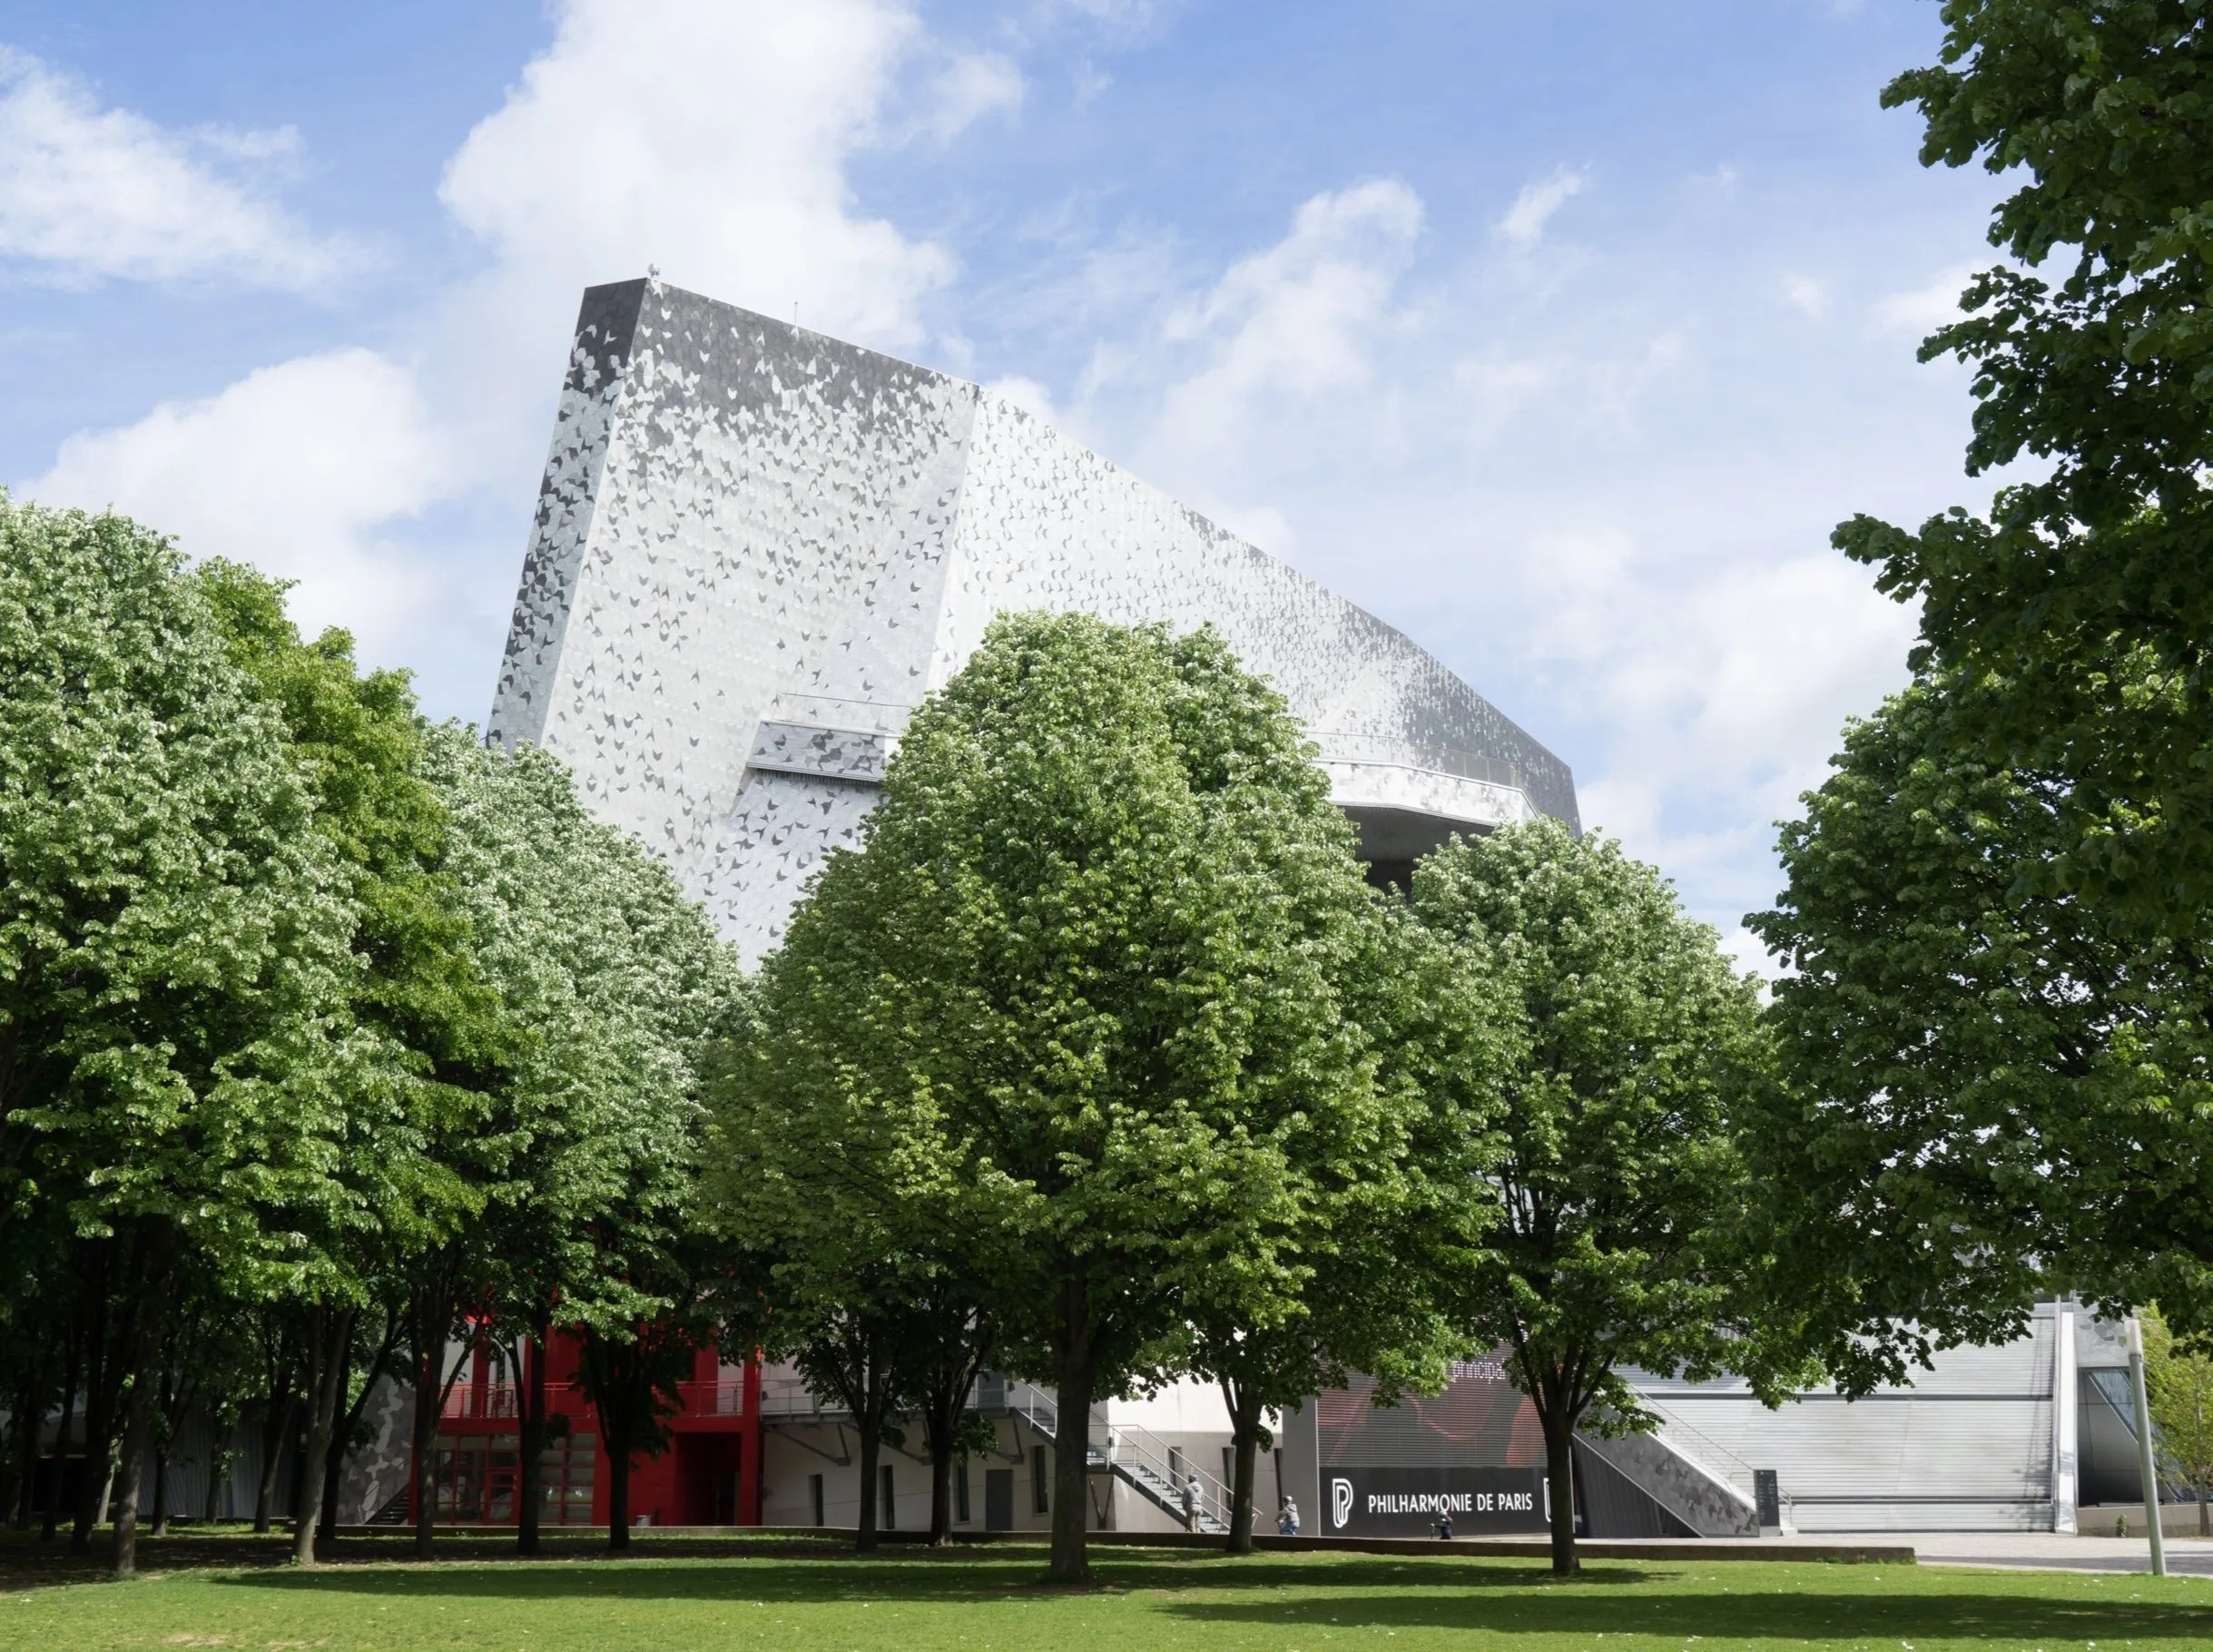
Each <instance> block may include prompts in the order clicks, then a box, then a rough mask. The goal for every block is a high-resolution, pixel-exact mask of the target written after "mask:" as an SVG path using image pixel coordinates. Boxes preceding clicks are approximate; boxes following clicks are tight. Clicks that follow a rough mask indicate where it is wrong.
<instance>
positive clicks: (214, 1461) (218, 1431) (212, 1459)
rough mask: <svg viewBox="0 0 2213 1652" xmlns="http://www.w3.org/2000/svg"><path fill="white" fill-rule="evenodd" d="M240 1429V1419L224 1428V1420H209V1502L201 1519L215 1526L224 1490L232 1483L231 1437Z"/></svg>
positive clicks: (232, 1420) (214, 1418) (213, 1418)
mask: <svg viewBox="0 0 2213 1652" xmlns="http://www.w3.org/2000/svg"><path fill="white" fill-rule="evenodd" d="M237 1427H238V1419H237V1418H236V1417H232V1418H231V1426H230V1427H229V1428H225V1427H223V1426H222V1419H221V1418H220V1417H215V1416H211V1417H210V1418H209V1419H208V1502H207V1508H206V1509H205V1511H204V1512H202V1515H201V1517H200V1518H201V1519H202V1520H203V1521H204V1522H206V1523H207V1524H208V1525H210V1526H212V1525H213V1524H215V1522H216V1520H217V1519H218V1518H219V1511H220V1510H221V1507H222V1492H223V1488H224V1487H225V1486H227V1485H229V1484H230V1483H231V1433H232V1431H235V1430H236V1429H237Z"/></svg>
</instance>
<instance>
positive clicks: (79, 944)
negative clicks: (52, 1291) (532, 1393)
mask: <svg viewBox="0 0 2213 1652" xmlns="http://www.w3.org/2000/svg"><path fill="white" fill-rule="evenodd" d="M316 804H317V796H316V789H315V785H314V781H313V777H312V775H311V774H310V772H307V770H306V768H305V766H304V765H303V764H302V763H301V762H300V760H299V758H298V757H297V755H296V754H295V752H293V750H292V748H291V745H290V741H289V739H288V737H287V733H286V730H285V727H284V724H283V722H282V719H281V717H280V715H279V714H278V713H276V711H275V710H274V708H272V707H270V705H269V704H268V703H266V701H265V700H264V699H263V698H262V697H261V694H260V693H259V692H258V689H257V686H256V684H255V683H254V682H253V681H252V679H251V677H250V676H249V675H248V674H246V673H245V672H244V671H242V670H241V668H240V667H239V666H238V664H236V663H235V661H234V660H233V659H232V658H231V654H230V652H229V649H228V648H227V646H226V643H225V639H224V637H223V635H222V634H221V630H220V628H219V626H218V624H217V623H216V619H215V616H214V615H213V613H212V611H211V607H210V605H209V604H208V602H207V600H206V598H205V596H204V595H202V593H201V592H200V591H199V590H198V589H197V588H196V587H195V586H194V585H192V583H191V582H190V581H188V580H187V579H186V578H185V577H183V575H182V571H181V567H180V561H179V558H178V556H177V554H176V553H175V551H174V550H173V549H172V548H171V547H170V546H168V545H167V544H166V543H165V542H164V541H162V540H161V539H160V538H158V537H157V536H154V535H152V534H150V533H148V532H146V531H145V530H143V529H142V528H140V527H138V526H135V525H133V524H132V523H130V522H128V521H126V520H125V519H123V518H122V517H118V516H84V515H83V514H81V513H75V512H54V511H45V510H41V509H39V508H38V507H36V506H27V505H19V504H17V503H15V502H14V501H12V500H7V499H5V498H0V1203H4V1204H5V1207H6V1208H7V1210H8V1212H9V1222H8V1224H7V1226H8V1227H9V1229H11V1230H16V1229H17V1225H18V1224H23V1230H24V1231H29V1230H34V1229H36V1230H43V1231H45V1232H48V1233H50V1234H56V1235H59V1236H61V1237H62V1239H63V1242H64V1243H65V1244H66V1245H67V1246H68V1247H70V1249H71V1250H72V1251H73V1253H74V1254H73V1256H72V1258H71V1261H70V1264H69V1265H70V1267H71V1269H72V1271H73V1273H74V1274H75V1275H76V1277H77V1278H78V1279H79V1280H80V1281H81V1282H83V1284H84V1290H85V1292H86V1297H85V1306H86V1313H85V1315H84V1318H83V1320H82V1321H81V1322H80V1333H79V1338H78V1339H77V1340H78V1342H79V1350H78V1352H79V1354H80V1355H81V1356H82V1357H80V1358H78V1359H76V1361H75V1362H74V1364H75V1370H74V1372H73V1373H72V1374H73V1376H81V1377H82V1379H83V1380H84V1386H85V1390H86V1394H87V1400H86V1411H85V1420H86V1422H87V1424H88V1431H87V1435H86V1438H87V1440H88V1441H89V1443H90V1452H89V1455H90V1456H91V1457H92V1459H93V1461H95V1462H96V1461H98V1460H100V1458H101V1457H102V1455H103V1454H104V1453H105V1452H107V1451H109V1450H113V1449H115V1447H116V1446H117V1445H118V1443H119V1444H120V1449H121V1452H122V1455H121V1458H120V1460H119V1484H118V1485H117V1491H118V1494H119V1495H118V1515H117V1519H116V1522H115V1529H114V1554H113V1559H114V1564H115V1568H116V1569H117V1570H118V1571H128V1570H130V1569H132V1568H133V1565H134V1564H135V1537H136V1522H137V1500H138V1490H139V1488H138V1476H139V1471H140V1465H141V1463H142V1462H143V1460H144V1457H145V1454H146V1448H147V1446H148V1444H149V1443H150V1441H151V1438H152V1413H153V1396H154V1389H155V1386H156V1383H157V1380H158V1364H159V1353H160V1349H161V1346H162V1339H163V1335H164V1333H165V1332H166V1331H168V1330H169V1329H170V1328H171V1325H172V1319H171V1315H172V1313H173V1312H174V1310H175V1308H176V1306H177V1303H178V1302H179V1300H180V1297H181V1296H182V1294H184V1293H186V1292H187V1291H188V1290H189V1289H191V1288H193V1287H197V1286H199V1285H201V1284H202V1281H205V1282H207V1283H208V1284H209V1285H210V1286H212V1285H217V1284H219V1285H221V1288H223V1289H225V1290H227V1291H230V1292H232V1293H240V1294H246V1293H267V1292H271V1291H284V1290H298V1289H301V1288H310V1289H311V1288H313V1284H314V1282H315V1281H317V1280H318V1279H319V1278H320V1277H322V1276H323V1275H324V1274H325V1273H327V1271H328V1265H329V1264H328V1262H327V1259H326V1257H325V1254H324V1253H323V1252H322V1251H321V1249H320V1246H319V1245H317V1244H314V1243H312V1242H310V1244H309V1245H308V1246H307V1247H306V1248H304V1249H303V1248H302V1247H301V1246H300V1236H301V1235H302V1234H310V1233H319V1232H325V1231H328V1230H329V1227H330V1225H331V1224H333V1223H336V1222H339V1221H341V1220H342V1219H343V1214H342V1213H343V1212H344V1210H345V1208H346V1206H347V1205H348V1204H349V1201H350V1200H351V1198H352V1197H353V1196H354V1195H353V1193H352V1192H351V1190H349V1187H348V1185H346V1183H345V1181H344V1179H343V1177H342V1176H341V1175H339V1174H335V1173H334V1165H333V1158H334V1155H341V1153H342V1149H341V1143H342V1141H343V1140H344V1139H345V1132H346V1128H347V1126H346V1121H345V1118H344V1108H343V1103H342V1097H343V1096H344V1095H345V1094H346V1092H347V1088H348V1085H349V1073H350V1069H351V1067H353V1065H354V1064H355V1063H356V1061H357V1060H358V1054H357V1052H356V1051H355V1050H354V1049H353V1048H352V1047H350V1046H349V1037H348V1030H349V1029H348V1028H347V1019H348V1018H347V1013H346V1011H347V1001H348V996H349V992H350V990H351V987H352V978H353V974H354V960H353V959H352V957H351V955H350V954H349V951H348V949H347V939H348V938H349V936H350V935H351V934H352V932H353V929H354V910H353V905H352V901H351V899H350V890H349V879H348V876H347V873H346V869H345V868H344V866H343V865H342V863H341V862H340V860H339V857H338V855H337V854H336V853H335V851H334V849H333V846H332V843H331V841H330V840H329V837H328V836H326V835H325V834H323V833H321V832H320V831H317V830H316V829H315V810H316ZM8 1243H9V1244H14V1243H15V1238H14V1236H13V1234H11V1236H10V1239H9V1241H8ZM15 1284H16V1281H15V1280H14V1279H11V1280H9V1281H8V1282H7V1283H5V1284H0V1290H11V1289H13V1288H15ZM103 1478H104V1477H103V1475H100V1474H98V1473H94V1474H90V1475H88V1476H87V1477H86V1479H87V1481H88V1482H90V1485H89V1489H88V1491H87V1494H86V1498H85V1500H84V1504H82V1505H81V1506H80V1509H79V1519H78V1541H79V1542H80V1543H82V1542H84V1540H86V1539H87V1538H88V1535H89V1531H90V1528H91V1521H92V1518H93V1517H96V1515H97V1514H98V1512H99V1510H98V1509H97V1508H96V1507H95V1504H96V1501H97V1500H98V1496H99V1491H100V1490H101V1487H100V1484H99V1482H101V1481H103Z"/></svg>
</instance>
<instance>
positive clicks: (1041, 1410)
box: [978, 1382, 1231, 1537]
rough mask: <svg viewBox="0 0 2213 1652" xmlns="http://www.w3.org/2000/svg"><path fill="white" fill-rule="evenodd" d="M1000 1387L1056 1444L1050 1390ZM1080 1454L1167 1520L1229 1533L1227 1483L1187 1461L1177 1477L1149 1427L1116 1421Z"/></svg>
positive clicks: (1014, 1408)
mask: <svg viewBox="0 0 2213 1652" xmlns="http://www.w3.org/2000/svg"><path fill="white" fill-rule="evenodd" d="M990 1397H992V1396H991V1395H990V1394H989V1393H988V1391H985V1392H979V1396H978V1398H979V1401H981V1400H985V1399H988V1398H990ZM1005 1404H1006V1408H1007V1410H1008V1411H1010V1412H1012V1413H1013V1414H1014V1415H1016V1416H1018V1417H1019V1418H1021V1419H1022V1421H1025V1422H1027V1423H1028V1424H1029V1426H1030V1427H1031V1428H1033V1429H1035V1430H1036V1431H1038V1433H1039V1434H1041V1435H1043V1436H1044V1437H1045V1438H1046V1439H1047V1440H1050V1441H1054V1442H1055V1443H1056V1444H1057V1443H1058V1441H1059V1410H1058V1407H1057V1403H1056V1402H1055V1400H1054V1397H1053V1394H1052V1392H1051V1391H1050V1390H1048V1389H1042V1388H1039V1387H1038V1386H1037V1385H1036V1384H1034V1383H1029V1382H1008V1383H1007V1384H1006V1386H1005ZM1084 1456H1085V1460H1086V1461H1087V1463H1088V1464H1089V1465H1090V1467H1092V1468H1093V1469H1097V1470H1102V1471H1105V1472H1107V1473H1111V1474H1112V1475H1113V1476H1114V1477H1115V1478H1116V1480H1120V1481H1121V1482H1122V1483H1123V1484H1124V1485H1126V1486H1127V1487H1129V1488H1130V1490H1133V1491H1135V1492H1136V1493H1137V1495H1138V1496H1140V1497H1142V1498H1144V1499H1145V1500H1146V1501H1147V1502H1149V1503H1151V1504H1152V1505H1153V1506H1154V1507H1155V1508H1156V1509H1159V1510H1160V1511H1161V1512H1162V1513H1164V1514H1166V1516H1167V1517H1168V1518H1169V1519H1173V1520H1176V1521H1179V1522H1181V1523H1182V1525H1183V1526H1184V1528H1185V1529H1186V1530H1189V1531H1201V1532H1205V1533H1207V1534H1209V1535H1210V1536H1214V1537H1227V1536H1228V1535H1229V1511H1230V1502H1231V1498H1230V1490H1229V1488H1228V1487H1227V1486H1225V1485H1224V1484H1223V1483H1222V1482H1221V1481H1220V1480H1216V1479H1215V1478H1214V1476H1212V1475H1210V1474H1205V1473H1202V1472H1201V1471H1199V1470H1197V1469H1196V1468H1195V1467H1192V1466H1190V1465H1188V1464H1185V1465H1183V1467H1182V1475H1183V1479H1182V1480H1178V1479H1177V1478H1176V1475H1177V1467H1178V1465H1177V1463H1176V1460H1175V1456H1173V1455H1171V1452H1170V1449H1169V1448H1168V1447H1167V1446H1166V1444H1164V1443H1163V1442H1162V1441H1161V1440H1160V1439H1159V1437H1158V1436H1157V1435H1156V1434H1154V1433H1153V1432H1152V1431H1150V1430H1147V1429H1142V1428H1138V1427H1136V1425H1134V1424H1130V1423H1116V1425H1114V1426H1113V1427H1112V1428H1109V1429H1108V1430H1107V1431H1106V1445H1105V1446H1104V1447H1101V1446H1100V1445H1099V1444H1098V1443H1097V1441H1089V1440H1087V1441H1085V1450H1084ZM1188 1480H1197V1481H1198V1484H1199V1490H1198V1496H1197V1499H1196V1500H1195V1504H1194V1506H1193V1508H1192V1509H1191V1511H1190V1513H1189V1514H1187V1515H1186V1514H1185V1511H1184V1482H1185V1481H1188Z"/></svg>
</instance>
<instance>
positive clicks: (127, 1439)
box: [109, 1308, 162, 1578]
mask: <svg viewBox="0 0 2213 1652" xmlns="http://www.w3.org/2000/svg"><path fill="white" fill-rule="evenodd" d="M134 1317H141V1318H143V1319H145V1320H149V1321H151V1320H152V1318H153V1314H152V1312H151V1311H150V1310H148V1309H145V1308H141V1309H140V1310H139V1313H138V1315H136V1316H134ZM129 1346H130V1349H131V1353H132V1360H131V1364H132V1367H133V1369H132V1371H131V1373H130V1383H131V1388H130V1392H129V1394H128V1396H127V1397H126V1398H125V1399H124V1401H123V1450H122V1467H123V1475H122V1482H123V1483H122V1485H121V1487H120V1488H119V1489H120V1490H121V1491H122V1494H123V1495H122V1497H121V1498H120V1499H119V1500H118V1502H117V1505H116V1509H115V1528H114V1531H113V1535H112V1539H111V1542H110V1546H109V1569H111V1570H112V1571H113V1573H114V1574H115V1576H117V1577H118V1578H128V1577H129V1576H131V1574H132V1573H133V1572H135V1571H136V1570H138V1494H139V1486H140V1482H141V1477H142V1476H143V1474H144V1473H145V1470H146V1448H147V1446H148V1445H150V1444H151V1443H152V1434H153V1406H154V1399H153V1381H154V1379H153V1367H154V1364H155V1363H156V1362H157V1360H158V1359H159V1357H160V1354H161V1350H162V1340H161V1338H160V1337H159V1336H157V1335H155V1334H153V1333H152V1330H151V1328H150V1327H149V1328H146V1329H140V1328H139V1327H136V1326H134V1327H133V1335H132V1338H131V1342H130V1344H129Z"/></svg>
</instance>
